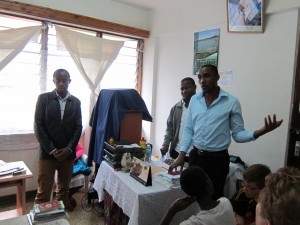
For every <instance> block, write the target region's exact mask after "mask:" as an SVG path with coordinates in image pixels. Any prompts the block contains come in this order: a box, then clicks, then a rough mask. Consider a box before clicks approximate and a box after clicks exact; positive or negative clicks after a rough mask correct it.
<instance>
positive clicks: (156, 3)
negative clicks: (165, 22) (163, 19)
mask: <svg viewBox="0 0 300 225" xmlns="http://www.w3.org/2000/svg"><path fill="white" fill-rule="evenodd" d="M111 1H113V2H118V3H121V4H124V5H129V6H132V7H136V8H139V9H143V10H152V9H156V8H160V7H162V6H165V5H169V4H172V3H174V2H176V1H178V0H111Z"/></svg>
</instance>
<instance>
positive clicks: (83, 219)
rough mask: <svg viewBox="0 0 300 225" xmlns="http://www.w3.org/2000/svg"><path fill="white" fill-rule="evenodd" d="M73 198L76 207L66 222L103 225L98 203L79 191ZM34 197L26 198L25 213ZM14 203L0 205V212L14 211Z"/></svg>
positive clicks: (82, 224) (79, 224) (77, 224)
mask: <svg viewBox="0 0 300 225" xmlns="http://www.w3.org/2000/svg"><path fill="white" fill-rule="evenodd" d="M73 197H74V198H75V199H76V202H77V206H76V208H75V209H74V211H73V212H68V215H69V218H68V221H69V223H70V225H90V224H91V225H104V222H103V211H102V209H99V207H98V201H97V200H95V199H92V200H91V201H90V202H88V200H87V195H86V194H85V193H84V192H83V191H81V190H79V191H78V192H76V193H75V194H73ZM33 200H34V197H27V199H26V202H27V203H26V212H27V213H28V212H29V211H30V210H31V209H32V207H33ZM14 208H15V202H13V203H11V202H5V203H1V204H0V212H3V211H6V210H10V209H14Z"/></svg>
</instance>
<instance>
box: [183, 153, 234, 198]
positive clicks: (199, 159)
mask: <svg viewBox="0 0 300 225" xmlns="http://www.w3.org/2000/svg"><path fill="white" fill-rule="evenodd" d="M189 158H190V162H189V166H200V167H201V168H202V169H203V170H204V171H205V172H206V173H207V175H208V176H209V178H210V179H211V181H212V183H213V186H214V194H213V196H212V198H213V199H214V200H217V199H219V198H220V197H223V196H224V186H225V182H226V178H227V175H228V173H229V154H228V152H227V150H226V152H225V153H223V154H213V153H212V154H209V153H208V154H201V153H199V151H198V149H196V148H194V149H193V150H192V151H191V152H190V157H189Z"/></svg>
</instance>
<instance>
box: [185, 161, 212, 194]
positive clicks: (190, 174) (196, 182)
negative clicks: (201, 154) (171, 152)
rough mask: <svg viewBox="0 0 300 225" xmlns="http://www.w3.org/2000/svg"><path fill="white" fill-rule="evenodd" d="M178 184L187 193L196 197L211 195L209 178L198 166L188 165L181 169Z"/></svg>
mask: <svg viewBox="0 0 300 225" xmlns="http://www.w3.org/2000/svg"><path fill="white" fill-rule="evenodd" d="M180 185H181V189H182V190H183V191H184V192H185V193H186V194H187V195H189V196H195V197H197V198H201V197H203V196H206V195H209V196H211V195H212V194H213V191H214V190H213V185H212V182H211V180H210V178H209V177H208V175H207V174H206V173H205V172H204V170H203V169H202V168H201V167H199V166H190V167H188V168H187V169H185V170H183V171H182V173H181V176H180Z"/></svg>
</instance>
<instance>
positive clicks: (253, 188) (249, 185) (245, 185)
mask: <svg viewBox="0 0 300 225" xmlns="http://www.w3.org/2000/svg"><path fill="white" fill-rule="evenodd" d="M242 186H243V187H244V188H245V189H246V188H247V189H248V190H250V191H257V190H259V188H258V187H256V186H254V185H253V184H249V183H247V182H245V181H242Z"/></svg>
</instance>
